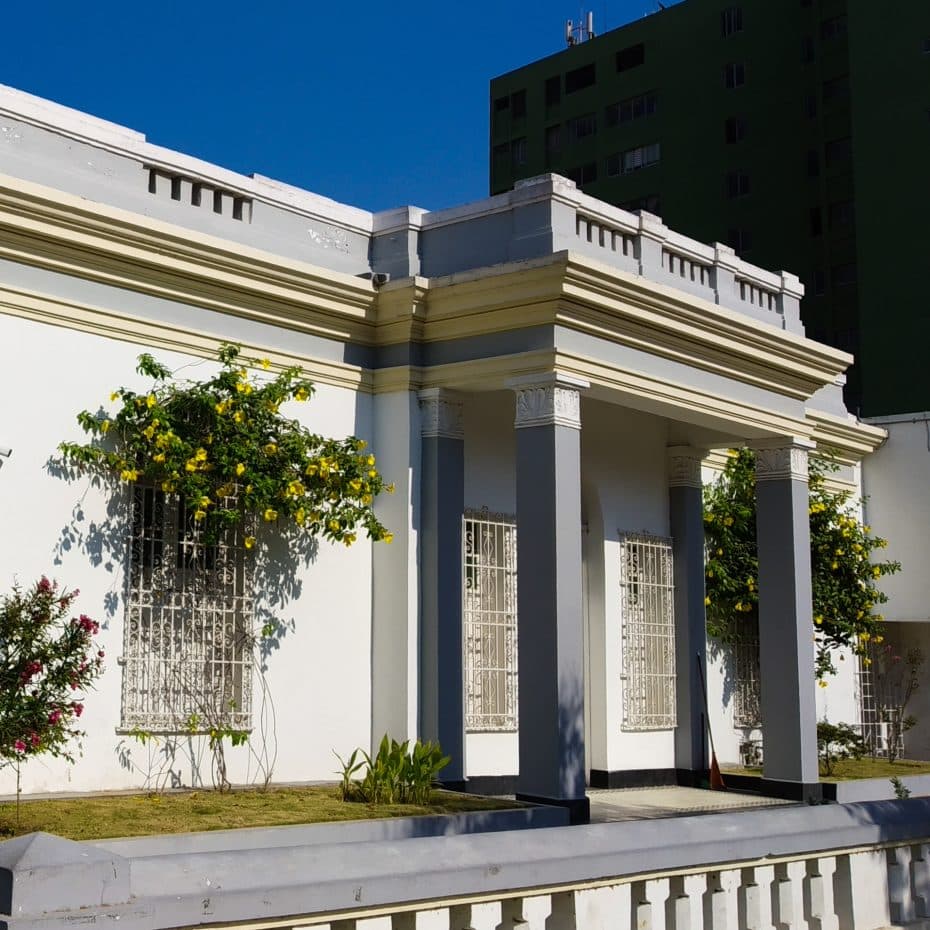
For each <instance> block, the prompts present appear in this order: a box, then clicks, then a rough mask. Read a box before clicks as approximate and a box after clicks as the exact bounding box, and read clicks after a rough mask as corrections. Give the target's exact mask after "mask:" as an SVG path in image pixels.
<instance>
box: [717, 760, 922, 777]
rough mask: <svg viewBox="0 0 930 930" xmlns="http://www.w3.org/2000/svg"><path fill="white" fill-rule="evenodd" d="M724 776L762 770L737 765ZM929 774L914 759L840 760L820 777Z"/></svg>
mask: <svg viewBox="0 0 930 930" xmlns="http://www.w3.org/2000/svg"><path fill="white" fill-rule="evenodd" d="M721 770H722V772H723V774H724V776H726V774H727V772H732V773H733V774H734V775H761V774H762V769H758V768H747V767H743V766H738V765H726V766H722V768H721ZM927 774H930V762H918V761H917V760H915V759H898V760H897V761H896V762H889V761H888V760H887V759H872V758H871V757H865V758H863V759H842V760H841V761H839V762H835V763H834V764H833V774H832V775H821V776H820V780H821V781H852V780H854V779H857V778H891V777H892V776H894V775H897V776H898V777H899V778H904V777H905V776H907V775H927Z"/></svg>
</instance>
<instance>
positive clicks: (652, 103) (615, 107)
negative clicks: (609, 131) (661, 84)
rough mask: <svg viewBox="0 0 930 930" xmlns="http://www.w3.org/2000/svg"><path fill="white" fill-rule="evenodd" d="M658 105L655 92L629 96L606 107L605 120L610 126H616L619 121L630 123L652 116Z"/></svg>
mask: <svg viewBox="0 0 930 930" xmlns="http://www.w3.org/2000/svg"><path fill="white" fill-rule="evenodd" d="M656 105H657V100H656V94H655V92H653V91H650V92H649V93H648V94H637V95H636V96H635V97H628V98H627V99H626V100H620V101H619V102H618V103H611V104H610V105H609V106H607V107H605V108H604V121H605V122H606V124H607V125H608V126H616V125H617V124H618V123H629V122H632V121H633V120H636V119H642V118H643V117H646V116H652V114H653V113H655V112H656Z"/></svg>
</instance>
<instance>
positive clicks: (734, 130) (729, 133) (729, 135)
mask: <svg viewBox="0 0 930 930" xmlns="http://www.w3.org/2000/svg"><path fill="white" fill-rule="evenodd" d="M723 137H724V139H725V140H726V143H727V145H735V144H736V143H737V142H742V141H743V139H745V138H746V119H745V118H744V117H742V116H731V117H729V118H728V119H727V121H726V122H725V123H724V124H723Z"/></svg>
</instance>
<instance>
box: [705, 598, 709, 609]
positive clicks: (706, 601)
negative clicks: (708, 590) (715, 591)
mask: <svg viewBox="0 0 930 930" xmlns="http://www.w3.org/2000/svg"><path fill="white" fill-rule="evenodd" d="M704 606H705V607H710V598H709V597H705V598H704Z"/></svg>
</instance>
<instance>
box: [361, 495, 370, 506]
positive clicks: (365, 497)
mask: <svg viewBox="0 0 930 930" xmlns="http://www.w3.org/2000/svg"><path fill="white" fill-rule="evenodd" d="M362 503H363V504H364V505H365V506H366V507H367V506H368V505H369V504H370V503H371V495H370V494H363V495H362Z"/></svg>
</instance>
